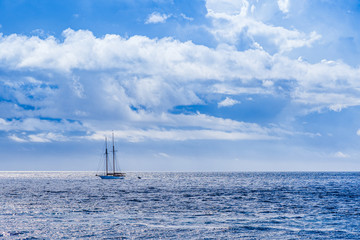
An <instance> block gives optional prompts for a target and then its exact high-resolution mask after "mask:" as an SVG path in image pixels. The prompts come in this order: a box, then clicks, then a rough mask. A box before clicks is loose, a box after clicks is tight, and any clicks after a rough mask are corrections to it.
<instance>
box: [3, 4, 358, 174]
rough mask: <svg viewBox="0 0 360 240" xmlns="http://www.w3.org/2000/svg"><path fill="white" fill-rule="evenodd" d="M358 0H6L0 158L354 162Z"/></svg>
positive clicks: (176, 167)
mask: <svg viewBox="0 0 360 240" xmlns="http://www.w3.org/2000/svg"><path fill="white" fill-rule="evenodd" d="M359 22H360V2H359V1H355V0H345V1H340V0H331V1H329V0H311V1H310V0H303V1H293V0H273V1H269V0H266V1H265V0H263V1H262V0H205V1H199V0H193V1H184V0H181V1H177V0H167V1H165V0H140V1H136V0H101V1H100V0H78V1H73V0H52V1H47V0H0V170H2V171H32V170H37V171H41V170H46V171H66V170H68V171H74V170H76V171H81V170H86V171H91V170H94V171H95V170H97V167H98V166H99V161H101V159H102V151H103V149H104V138H105V137H110V136H111V133H112V132H113V133H114V135H115V140H116V147H117V149H118V152H117V156H118V158H119V161H120V165H121V168H122V170H124V171H359V170H360V121H359V119H360V58H359V56H360V29H359Z"/></svg>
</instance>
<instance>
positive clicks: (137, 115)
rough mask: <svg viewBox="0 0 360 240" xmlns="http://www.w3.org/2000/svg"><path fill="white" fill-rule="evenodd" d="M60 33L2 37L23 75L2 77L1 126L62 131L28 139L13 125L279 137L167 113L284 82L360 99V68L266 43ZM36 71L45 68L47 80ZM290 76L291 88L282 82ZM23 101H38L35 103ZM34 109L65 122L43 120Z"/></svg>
mask: <svg viewBox="0 0 360 240" xmlns="http://www.w3.org/2000/svg"><path fill="white" fill-rule="evenodd" d="M241 11H242V10H241V8H240V12H241ZM285 30H286V29H285ZM281 31H283V29H281V30H279V32H281ZM285 32H286V31H285ZM63 35H64V41H62V42H61V41H60V40H58V39H55V38H54V37H48V38H47V39H40V38H38V37H36V36H35V37H26V36H21V35H16V34H12V35H10V36H1V37H0V67H1V68H6V69H10V70H11V71H17V72H18V73H19V74H20V75H21V74H23V75H21V76H20V77H19V76H16V77H14V78H8V77H3V78H1V79H0V87H1V88H0V91H3V93H4V94H8V95H9V96H11V98H9V99H11V100H9V101H4V102H2V103H0V104H1V108H0V111H1V113H2V116H3V117H4V119H0V130H2V131H8V132H9V136H10V138H11V139H13V140H14V141H16V140H18V141H19V139H25V140H26V141H55V140H54V139H61V137H58V138H55V137H53V138H52V137H51V136H48V135H38V134H37V133H35V134H34V133H27V135H26V136H27V137H26V138H22V136H20V135H14V134H13V132H11V131H18V130H23V131H42V132H46V131H49V132H50V131H51V132H53V133H54V134H58V136H61V131H62V130H64V131H71V130H75V129H82V130H84V131H90V132H98V131H104V130H107V128H108V126H110V125H111V126H112V127H113V128H114V129H121V126H122V125H126V126H127V127H128V128H127V129H135V130H132V131H133V132H131V131H130V130H129V131H130V132H128V133H129V134H130V133H134V134H135V137H134V139H137V140H139V139H152V136H151V133H154V134H155V135H154V138H155V139H163V138H162V137H161V136H160V135H161V134H162V133H165V136H168V139H170V138H171V137H174V139H175V140H176V139H180V140H181V139H210V138H211V137H214V138H215V139H264V138H265V139H267V138H271V139H273V138H277V137H278V136H279V135H278V134H275V132H276V131H277V130H276V131H275V130H274V129H267V128H262V127H261V126H259V125H252V124H251V123H242V122H236V121H231V120H229V119H221V118H214V117H211V116H207V115H203V114H197V115H182V114H168V112H169V111H170V110H172V109H173V108H174V107H176V106H179V105H194V104H202V103H203V100H202V99H201V97H199V96H201V95H211V94H223V95H241V94H244V95H248V94H252V95H256V94H259V95H263V94H277V92H276V91H278V89H282V91H286V93H287V96H289V98H290V99H289V101H293V102H295V103H297V104H302V105H304V106H305V107H306V108H308V109H319V108H327V109H331V110H334V111H340V110H341V109H343V108H346V107H349V106H358V105H360V97H359V96H360V94H359V91H360V81H359V76H360V68H354V67H351V66H349V65H346V64H345V63H343V62H340V61H332V62H329V61H328V60H326V61H322V62H319V63H316V64H310V63H308V62H306V61H298V60H291V59H289V58H288V57H285V56H283V55H282V54H280V53H278V54H274V55H271V54H269V53H267V52H266V51H265V50H264V49H261V48H257V49H249V50H245V51H239V50H237V49H236V48H235V47H233V46H231V45H229V44H220V45H219V46H218V47H216V48H210V47H206V46H203V45H196V44H194V43H192V42H180V41H178V40H174V39H172V38H162V39H149V38H148V37H144V36H132V37H130V38H127V39H125V38H122V37H121V36H119V35H105V36H104V37H101V38H98V37H95V36H94V35H93V34H92V32H90V31H84V30H79V31H74V30H71V29H67V30H65V31H64V33H63ZM24 70H25V71H24ZM26 70H31V71H26ZM29 72H30V73H29ZM31 72H37V73H38V74H36V75H37V76H39V75H41V78H39V79H41V80H39V79H38V78H35V77H34V76H33V75H32V73H31ZM74 72H76V74H75V73H74ZM89 72H91V74H89ZM284 82H285V84H288V85H289V86H290V87H288V88H282V86H281V84H284ZM2 89H3V90H2ZM4 94H3V95H4ZM4 96H5V95H4ZM222 97H223V98H224V97H226V96H222ZM251 98H252V99H255V97H254V96H252V97H251ZM234 101H235V100H233V99H231V98H228V99H225V100H224V101H223V102H222V103H219V107H221V106H230V105H231V104H236V103H239V102H234ZM24 105H25V106H30V107H31V106H36V107H34V108H33V109H30V110H29V109H24ZM14 106H16V107H14ZM22 106H23V107H22ZM37 116H48V117H50V118H54V119H60V120H56V121H46V120H39V119H36V117H37ZM5 118H10V119H14V120H5ZM16 119H19V120H16ZM64 119H79V120H80V121H81V122H82V123H81V124H80V123H79V122H76V121H75V122H72V121H68V120H64ZM104 119H108V120H106V121H105V120H104ZM57 121H59V122H57ZM154 126H159V127H160V128H162V127H163V128H164V129H165V130H164V129H160V130H159V129H154ZM229 126H230V127H231V129H230V130H228V129H229ZM183 127H189V128H191V129H194V132H193V134H191V133H190V132H191V131H190V130H186V129H185V130H184V129H180V128H183ZM149 128H150V130H149V131H148V130H147V129H149ZM124 131H125V130H124ZM126 133H127V132H126V131H125V132H124V133H123V134H125V135H126ZM187 134H188V136H189V137H188V138H187V137H186V135H187ZM216 134H219V136H218V137H216V136H215V135H216ZM30 135H33V136H30ZM11 136H13V137H11ZM126 136H128V135H126ZM16 137H18V138H16ZM129 137H130V136H129ZM164 138H166V137H164ZM20 141H21V140H20Z"/></svg>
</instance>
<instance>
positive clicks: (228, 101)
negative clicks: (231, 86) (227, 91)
mask: <svg viewBox="0 0 360 240" xmlns="http://www.w3.org/2000/svg"><path fill="white" fill-rule="evenodd" d="M239 103H240V102H239V101H237V100H234V99H232V98H229V97H226V98H225V99H224V100H223V101H221V102H219V103H218V107H230V106H233V105H235V104H239Z"/></svg>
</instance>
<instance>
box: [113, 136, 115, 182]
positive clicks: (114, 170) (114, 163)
mask: <svg viewBox="0 0 360 240" xmlns="http://www.w3.org/2000/svg"><path fill="white" fill-rule="evenodd" d="M112 144H113V146H112V147H113V149H112V152H113V173H114V175H115V145H114V133H112Z"/></svg>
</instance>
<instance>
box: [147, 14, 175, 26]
mask: <svg viewBox="0 0 360 240" xmlns="http://www.w3.org/2000/svg"><path fill="white" fill-rule="evenodd" d="M169 17H170V15H166V14H160V13H158V12H153V13H152V14H150V15H149V16H148V18H147V19H146V21H145V23H146V24H149V23H164V22H165V21H166V19H168V18H169Z"/></svg>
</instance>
